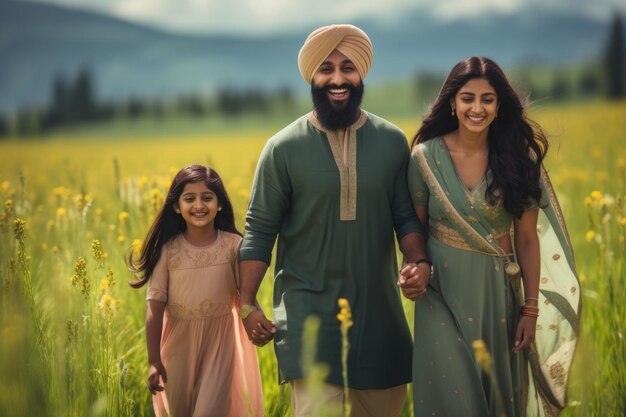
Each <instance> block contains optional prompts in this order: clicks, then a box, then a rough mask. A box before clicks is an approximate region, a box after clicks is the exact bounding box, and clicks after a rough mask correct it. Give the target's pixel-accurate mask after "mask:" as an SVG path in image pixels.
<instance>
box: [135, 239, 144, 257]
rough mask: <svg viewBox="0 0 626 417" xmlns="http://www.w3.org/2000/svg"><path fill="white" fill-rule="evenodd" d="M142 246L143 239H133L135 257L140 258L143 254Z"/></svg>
mask: <svg viewBox="0 0 626 417" xmlns="http://www.w3.org/2000/svg"><path fill="white" fill-rule="evenodd" d="M142 246H143V241H142V240H141V239H134V240H133V258H138V257H139V256H140V255H141V247H142Z"/></svg>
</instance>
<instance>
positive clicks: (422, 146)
mask: <svg viewBox="0 0 626 417" xmlns="http://www.w3.org/2000/svg"><path fill="white" fill-rule="evenodd" d="M442 141H443V138H442V137H441V136H436V137H434V138H432V139H428V140H426V141H424V142H421V143H418V144H416V145H415V146H413V149H411V154H412V155H425V154H429V153H432V152H433V151H434V149H436V148H437V147H438V146H441V143H442Z"/></svg>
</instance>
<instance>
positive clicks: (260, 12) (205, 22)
mask: <svg viewBox="0 0 626 417" xmlns="http://www.w3.org/2000/svg"><path fill="white" fill-rule="evenodd" d="M37 1H38V2H42V3H53V4H58V5H63V6H68V7H72V8H80V9H84V10H92V11H96V12H99V13H103V14H107V15H111V16H114V17H119V18H122V19H125V20H130V21H133V22H137V23H142V24H148V25H151V26H155V27H158V28H162V29H167V30H170V31H175V32H185V33H230V34H248V35H253V34H267V33H276V32H283V31H292V30H299V29H302V28H309V27H311V26H312V25H318V24H327V23H345V22H351V21H353V20H355V19H361V18H372V17H374V18H376V19H380V20H386V21H388V22H390V23H393V20H394V18H397V17H398V16H402V14H403V13H404V12H407V11H408V10H414V9H416V8H417V9H421V10H423V11H424V13H427V14H429V15H431V16H432V17H433V18H437V19H448V20H455V19H459V18H464V17H476V16H480V15H481V14H485V13H490V12H496V13H505V14H510V13H515V12H518V11H520V10H522V9H528V8H539V10H552V11H557V12H561V11H562V12H565V11H572V10H574V11H576V12H578V13H582V14H586V15H589V16H592V17H595V18H598V19H603V20H604V19H607V18H608V16H610V14H611V13H612V12H613V11H614V10H620V11H622V12H624V11H626V2H625V1H624V0H593V1H589V0H378V1H376V0H374V1H364V0H37Z"/></svg>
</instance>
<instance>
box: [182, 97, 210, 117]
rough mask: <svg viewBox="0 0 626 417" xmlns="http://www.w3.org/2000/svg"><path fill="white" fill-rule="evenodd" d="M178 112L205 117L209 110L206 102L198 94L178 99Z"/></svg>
mask: <svg viewBox="0 0 626 417" xmlns="http://www.w3.org/2000/svg"><path fill="white" fill-rule="evenodd" d="M178 110H179V111H180V112H181V113H185V114H189V115H191V116H203V115H204V114H205V113H206V110H207V109H206V106H205V103H204V100H203V99H202V98H201V97H200V96H199V95H198V94H188V95H184V96H181V97H180V98H179V99H178Z"/></svg>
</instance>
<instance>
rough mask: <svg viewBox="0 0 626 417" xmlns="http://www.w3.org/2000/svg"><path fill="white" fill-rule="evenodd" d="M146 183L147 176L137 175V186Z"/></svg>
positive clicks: (142, 185) (143, 185)
mask: <svg viewBox="0 0 626 417" xmlns="http://www.w3.org/2000/svg"><path fill="white" fill-rule="evenodd" d="M147 183H148V177H146V176H145V175H143V176H141V177H139V179H138V180H137V185H139V188H143V187H145V186H146V184H147Z"/></svg>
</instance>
